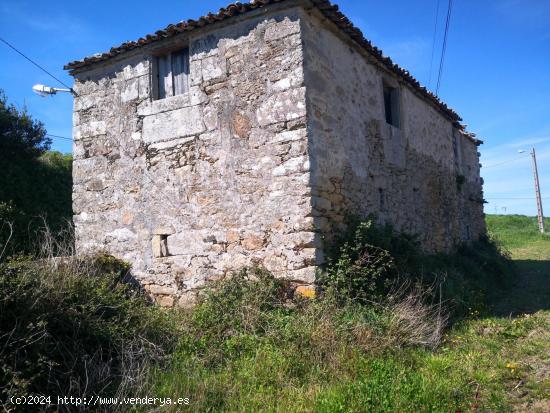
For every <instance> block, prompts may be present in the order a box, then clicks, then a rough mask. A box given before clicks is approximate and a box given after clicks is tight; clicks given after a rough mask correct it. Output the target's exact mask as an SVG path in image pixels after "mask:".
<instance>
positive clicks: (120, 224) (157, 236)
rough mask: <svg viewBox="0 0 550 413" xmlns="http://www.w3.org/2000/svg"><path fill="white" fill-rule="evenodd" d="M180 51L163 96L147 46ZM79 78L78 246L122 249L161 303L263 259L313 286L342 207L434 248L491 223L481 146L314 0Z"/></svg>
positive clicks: (184, 37) (97, 67)
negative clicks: (327, 17) (392, 109)
mask: <svg viewBox="0 0 550 413" xmlns="http://www.w3.org/2000/svg"><path fill="white" fill-rule="evenodd" d="M304 4H305V5H304ZM182 46H188V47H189V50H190V53H189V56H190V58H189V68H190V69H189V72H190V73H189V92H188V93H184V94H181V95H177V96H173V97H167V98H164V99H159V100H154V99H153V98H152V86H151V85H152V56H154V55H155V53H157V52H158V50H168V49H174V48H178V47H182ZM73 75H74V77H75V86H74V89H75V91H76V93H77V94H78V96H77V97H76V98H75V102H74V119H73V121H74V132H73V136H74V141H75V143H74V159H75V160H74V165H73V170H74V193H73V203H74V214H75V215H74V222H75V227H76V243H77V250H78V251H79V252H82V253H84V252H92V251H97V250H103V251H107V252H109V253H111V254H113V255H115V256H117V257H120V258H122V259H125V260H127V261H129V262H130V263H131V264H132V271H133V275H134V276H135V278H136V279H137V280H138V281H139V282H140V283H141V284H142V285H143V286H144V288H146V289H147V290H148V291H149V292H150V293H151V294H152V295H153V296H154V297H155V298H156V299H157V300H158V302H159V303H160V304H162V305H167V306H170V305H174V304H176V303H178V304H180V305H186V304H188V303H189V302H191V301H192V299H193V293H194V291H196V289H197V288H200V287H201V286H203V285H204V283H205V282H206V281H208V280H211V279H215V278H218V277H220V276H223V275H224V274H226V273H227V272H230V271H234V270H237V269H239V268H241V267H243V266H245V265H250V264H253V263H255V264H259V265H262V266H264V267H266V268H267V269H268V270H270V271H272V272H273V273H274V274H275V275H277V276H280V277H287V278H289V279H292V280H294V281H296V283H298V284H302V285H304V286H307V285H311V284H312V283H314V280H315V270H316V267H317V266H319V265H320V264H321V263H322V262H323V251H322V244H321V234H323V233H325V234H326V233H330V231H331V225H333V224H334V223H336V224H338V223H340V222H341V221H342V219H343V217H344V215H345V214H346V213H348V212H353V213H359V214H362V215H366V214H369V213H377V214H378V215H379V217H380V219H382V220H387V221H390V222H393V223H394V224H396V225H397V226H398V227H399V228H402V229H404V230H406V231H409V232H412V233H417V234H419V236H420V237H421V240H422V242H423V245H424V247H425V248H426V249H427V250H439V249H448V248H450V247H451V246H453V245H455V244H456V243H457V242H459V241H461V240H465V239H468V238H476V237H478V236H479V235H480V234H482V233H484V230H485V229H484V225H483V212H482V205H481V203H480V200H481V181H480V177H479V165H478V155H477V147H476V144H475V142H473V141H472V139H471V138H469V137H468V136H466V135H465V134H464V133H463V132H462V131H461V130H459V129H458V128H457V127H455V126H453V122H452V121H451V120H449V119H447V118H446V117H445V116H444V115H442V113H441V112H440V111H438V109H437V108H436V107H435V106H434V105H433V104H430V103H428V102H426V100H425V99H423V98H422V97H419V96H417V95H415V93H414V91H413V90H412V89H411V88H410V87H409V86H407V85H405V84H401V83H400V80H399V79H398V78H395V76H392V75H391V74H390V73H386V72H385V71H384V70H382V69H381V68H380V67H377V66H376V65H375V64H373V63H372V62H370V61H369V59H368V56H366V55H365V54H364V52H361V51H360V48H359V47H356V46H355V45H354V44H353V42H351V41H350V39H346V38H345V36H344V35H343V34H342V33H339V32H338V30H337V29H336V28H335V27H332V26H331V25H330V24H329V23H326V22H322V20H321V17H320V16H319V15H318V13H317V11H316V10H315V8H311V7H307V3H301V2H300V3H299V2H295V1H286V2H280V4H274V5H270V6H269V7H265V8H259V9H257V10H254V11H251V12H248V13H246V14H243V15H242V16H234V17H231V19H229V20H228V21H226V22H223V23H219V24H214V25H212V26H211V27H205V28H203V29H199V30H194V31H189V32H183V33H181V34H179V35H177V36H173V37H171V38H167V39H165V40H162V41H159V42H156V43H151V44H148V45H146V46H144V47H140V48H135V49H133V50H129V51H128V52H126V53H124V54H121V55H120V56H117V57H114V58H112V59H110V60H107V61H104V62H98V63H94V64H91V65H87V66H84V67H80V68H78V69H74V70H73ZM383 79H385V81H390V82H394V83H395V84H396V85H398V86H399V88H400V91H401V102H402V104H401V112H402V117H403V122H402V124H401V127H400V128H395V127H393V126H391V125H388V124H386V122H385V118H384V113H383V111H384V105H383V102H382V100H383V97H382V80H383ZM460 177H464V178H460ZM302 288H303V287H302Z"/></svg>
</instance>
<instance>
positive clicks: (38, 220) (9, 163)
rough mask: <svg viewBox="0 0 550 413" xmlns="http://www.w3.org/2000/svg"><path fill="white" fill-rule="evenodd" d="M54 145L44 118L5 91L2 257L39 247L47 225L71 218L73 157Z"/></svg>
mask: <svg viewBox="0 0 550 413" xmlns="http://www.w3.org/2000/svg"><path fill="white" fill-rule="evenodd" d="M50 146H51V139H49V138H48V137H47V135H46V129H45V127H44V125H43V123H42V122H40V121H38V120H35V119H33V118H32V117H31V116H30V114H29V113H28V112H27V111H26V109H25V108H24V109H23V110H18V109H17V108H16V107H15V106H14V105H13V104H9V103H8V101H7V98H6V95H5V94H4V92H3V91H1V90H0V165H1V166H2V169H1V173H0V254H1V255H2V256H1V257H0V259H2V258H6V257H7V256H8V255H12V254H14V253H33V252H35V241H36V238H37V237H36V233H37V231H39V230H40V229H41V228H43V226H44V224H47V225H48V227H49V228H50V229H51V230H52V231H53V232H54V233H55V232H58V231H59V230H60V229H61V228H62V227H63V226H64V225H66V223H67V221H68V220H70V219H71V216H72V209H71V187H72V177H71V175H72V172H71V167H72V157H71V155H63V154H61V153H59V152H51V151H49V149H50ZM2 252H3V254H2Z"/></svg>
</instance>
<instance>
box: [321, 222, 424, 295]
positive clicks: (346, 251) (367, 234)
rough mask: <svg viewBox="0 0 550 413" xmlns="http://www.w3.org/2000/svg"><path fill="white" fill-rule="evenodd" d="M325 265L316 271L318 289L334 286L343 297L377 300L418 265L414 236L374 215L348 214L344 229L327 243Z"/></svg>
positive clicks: (416, 245)
mask: <svg viewBox="0 0 550 413" xmlns="http://www.w3.org/2000/svg"><path fill="white" fill-rule="evenodd" d="M325 249H326V251H327V259H326V265H325V267H324V269H323V271H322V272H320V273H319V275H318V284H319V287H320V288H321V289H327V288H333V289H335V290H336V291H337V292H338V295H339V296H341V297H342V298H346V299H351V300H356V301H359V302H361V303H368V302H369V301H375V302H378V301H380V300H381V299H383V297H385V296H386V295H387V294H388V292H389V291H390V290H391V289H392V288H396V287H397V286H399V285H400V284H402V283H403V282H405V281H406V280H407V279H408V277H409V276H410V274H411V271H410V269H411V268H413V267H415V266H416V265H417V261H418V258H419V249H418V244H417V242H416V240H415V239H414V237H411V236H408V235H406V234H401V233H397V232H396V231H394V229H393V228H392V227H391V226H390V225H384V226H380V225H376V224H375V222H374V218H372V217H371V218H369V219H368V220H366V221H360V220H359V219H358V218H356V217H351V218H349V219H348V221H347V230H346V231H344V232H343V233H342V234H341V235H340V236H339V237H337V238H336V239H335V240H334V242H332V243H331V244H329V245H327V246H326V248H325Z"/></svg>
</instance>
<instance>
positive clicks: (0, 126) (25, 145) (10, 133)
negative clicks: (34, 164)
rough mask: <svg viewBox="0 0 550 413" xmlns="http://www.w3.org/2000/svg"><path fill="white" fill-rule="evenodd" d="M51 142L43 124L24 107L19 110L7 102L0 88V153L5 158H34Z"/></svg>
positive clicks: (47, 147)
mask: <svg viewBox="0 0 550 413" xmlns="http://www.w3.org/2000/svg"><path fill="white" fill-rule="evenodd" d="M51 143H52V141H51V139H50V138H48V137H46V129H45V128H44V124H43V123H42V122H40V121H37V120H34V119H33V118H32V117H31V116H30V115H29V114H28V112H27V110H26V108H23V110H22V111H20V110H18V109H17V108H16V107H15V106H14V105H10V104H8V99H7V98H6V95H5V94H4V92H3V91H2V90H1V89H0V153H1V154H2V155H3V156H5V157H6V159H9V158H17V159H22V158H36V157H38V156H40V155H41V154H43V153H44V152H45V151H47V150H48V149H50V145H51Z"/></svg>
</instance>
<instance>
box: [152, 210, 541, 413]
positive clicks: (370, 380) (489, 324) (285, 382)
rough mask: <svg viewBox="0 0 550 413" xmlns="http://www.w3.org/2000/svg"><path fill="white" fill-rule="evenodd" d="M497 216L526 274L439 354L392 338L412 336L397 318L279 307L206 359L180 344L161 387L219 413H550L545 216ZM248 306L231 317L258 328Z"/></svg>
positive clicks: (474, 314)
mask: <svg viewBox="0 0 550 413" xmlns="http://www.w3.org/2000/svg"><path fill="white" fill-rule="evenodd" d="M487 222H488V227H489V229H490V231H491V233H492V234H493V235H494V236H495V237H497V238H498V239H500V241H501V243H502V245H503V247H504V248H506V249H507V250H509V252H510V253H511V255H512V257H513V258H514V260H515V263H516V265H517V267H518V275H517V277H516V280H515V282H514V285H513V286H511V288H510V289H509V290H507V291H502V292H500V293H499V294H495V297H494V303H493V305H492V306H490V307H489V308H487V309H485V310H484V311H483V312H482V313H480V312H478V310H476V309H472V310H471V313H470V315H469V316H468V317H466V318H465V319H462V320H460V321H458V322H456V323H455V324H454V325H453V326H452V328H450V329H449V330H447V332H446V334H445V336H444V338H443V341H442V344H441V345H440V346H439V347H438V348H437V349H435V350H430V349H429V348H425V347H422V346H414V345H412V346H411V345H407V343H406V340H405V341H403V342H402V341H399V339H396V341H395V342H392V343H388V342H387V341H386V342H385V341H384V340H388V338H387V337H388V336H389V337H391V334H394V335H396V336H399V335H400V333H399V332H395V331H394V332H393V333H392V331H393V330H392V329H391V328H390V329H389V330H388V329H385V330H384V331H383V335H382V336H384V337H385V338H381V336H377V335H376V328H378V327H379V326H381V325H386V324H384V323H385V322H384V321H383V320H382V318H383V317H382V318H381V316H380V315H379V314H374V313H373V314H371V315H369V314H365V312H361V311H359V312H358V313H353V312H349V310H346V311H344V312H343V313H342V314H339V315H338V314H337V315H336V316H327V314H330V312H331V311H333V310H331V309H328V310H326V311H325V310H322V309H321V310H318V311H317V312H315V311H313V313H309V315H308V313H307V312H306V313H303V312H286V311H282V312H273V311H271V310H270V312H266V313H262V314H263V316H265V315H266V314H268V316H267V321H265V320H264V321H265V324H261V326H262V327H261V328H260V329H259V330H261V331H259V330H258V329H257V328H256V327H255V328H252V329H246V328H245V329H242V330H239V331H240V332H239V334H235V332H234V331H233V332H232V333H231V338H230V339H227V338H225V337H224V338H221V339H220V338H219V337H218V339H219V344H218V345H217V346H212V345H210V347H207V348H205V350H206V349H208V350H207V351H206V352H205V353H204V354H198V353H197V351H196V349H195V350H193V351H190V350H189V349H190V347H189V346H186V345H183V346H182V347H180V349H179V350H178V351H176V353H175V356H174V362H173V363H172V366H171V368H169V369H168V370H163V371H158V372H157V373H156V374H155V376H154V381H153V389H154V390H153V393H154V394H156V395H163V396H170V397H176V396H178V395H184V396H185V397H190V399H191V407H192V410H194V411H212V412H215V411H239V412H249V411H266V412H313V411H314V412H413V411H414V412H455V413H456V412H508V411H514V412H541V413H542V412H550V311H549V310H550V295H549V294H550V282H549V280H550V267H549V264H550V239H549V238H547V237H543V236H541V235H539V234H537V228H536V221H535V220H534V219H533V218H527V217H519V216H511V217H502V216H488V217H487ZM549 224H550V222H549ZM549 228H550V225H549ZM228 295H230V294H225V293H224V295H223V296H224V297H225V296H228ZM223 299H225V298H219V297H218V301H219V300H222V301H223ZM214 301H216V300H214ZM220 308H226V307H220ZM244 308H255V307H254V305H253V304H250V305H249V306H245V307H244ZM201 311H202V310H200V311H199V315H198V317H199V324H198V327H200V328H203V329H204V330H205V331H210V330H211V328H212V325H223V319H224V317H225V316H226V315H225V314H223V313H220V314H217V315H215V316H213V315H212V314H211V311H212V308H209V309H207V310H205V311H204V312H203V313H202V314H203V315H202V316H201ZM238 312H239V314H232V315H230V316H229V319H231V320H232V321H231V323H234V322H235V321H234V320H235V317H237V318H239V317H243V319H244V320H247V322H248V323H250V325H254V326H255V325H256V324H254V323H257V320H256V319H254V317H252V316H251V315H250V314H248V313H246V310H243V307H239V310H238ZM243 312H244V313H245V314H247V315H246V316H242V313H243ZM205 314H209V315H208V317H210V318H213V319H214V320H213V324H212V325H211V324H208V323H206V324H205V317H206V316H205ZM214 314H216V313H215V312H214ZM196 316H197V314H196V313H195V317H196ZM201 317H202V318H201ZM208 317H206V318H208ZM250 317H252V318H253V319H254V321H250V320H249V319H250ZM255 317H257V315H256V316H255ZM358 320H361V321H360V322H359V321H358ZM365 320H367V321H366V322H365ZM369 323H370V324H369ZM365 325H366V327H365ZM346 326H347V327H346ZM377 326H378V327H377ZM359 327H361V328H363V327H364V329H363V330H361V331H362V333H360V334H359V336H358V333H357V331H358V329H359ZM193 334H195V335H197V333H196V332H195V333H193ZM198 334H199V335H200V333H198ZM358 337H359V339H358ZM394 339H395V337H394ZM204 340H205V343H206V342H207V341H211V340H213V338H212V337H205V338H204ZM216 340H217V339H216ZM194 348H195V347H194ZM213 352H214V353H216V354H217V358H216V357H214V360H213V359H212V353H213ZM207 353H209V354H207ZM173 411H177V409H174V410H173Z"/></svg>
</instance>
